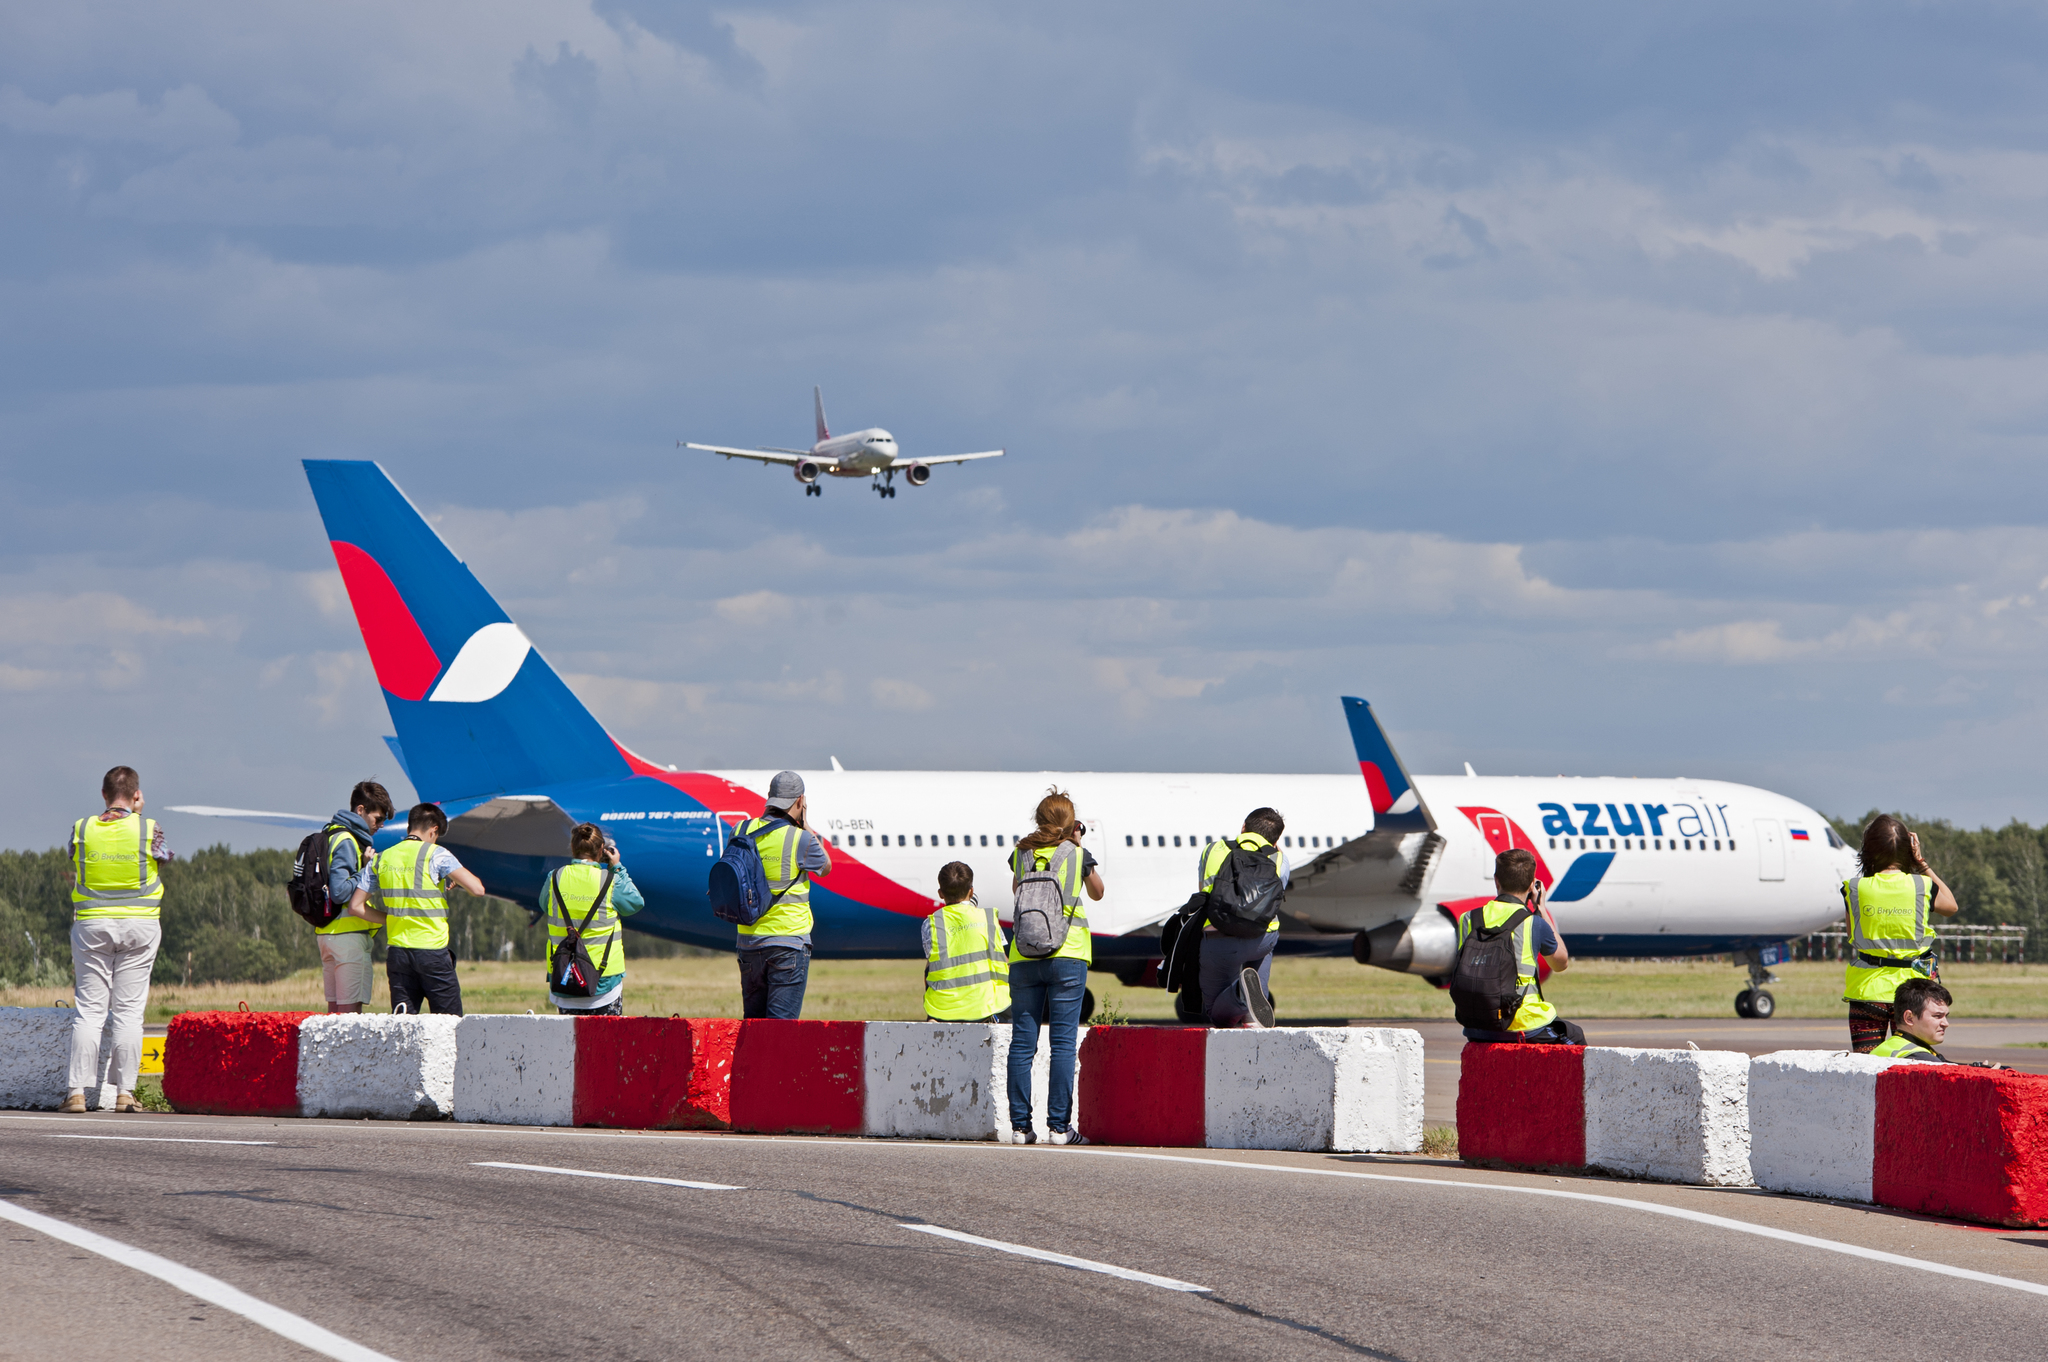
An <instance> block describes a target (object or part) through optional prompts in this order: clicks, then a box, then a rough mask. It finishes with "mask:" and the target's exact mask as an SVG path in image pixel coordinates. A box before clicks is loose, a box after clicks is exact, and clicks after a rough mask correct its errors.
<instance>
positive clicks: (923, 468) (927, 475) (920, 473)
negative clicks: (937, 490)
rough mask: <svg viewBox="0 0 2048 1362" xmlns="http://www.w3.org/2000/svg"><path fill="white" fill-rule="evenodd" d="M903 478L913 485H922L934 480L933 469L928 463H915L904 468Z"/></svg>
mask: <svg viewBox="0 0 2048 1362" xmlns="http://www.w3.org/2000/svg"><path fill="white" fill-rule="evenodd" d="M903 480H904V481H905V482H908V483H909V484H910V485H911V486H912V487H922V486H924V485H925V484H926V483H928V482H930V481H931V480H932V470H931V468H930V466H929V465H927V464H921V463H914V464H912V465H910V467H908V468H906V469H904V470H903Z"/></svg>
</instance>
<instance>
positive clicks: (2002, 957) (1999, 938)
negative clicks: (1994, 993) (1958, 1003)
mask: <svg viewBox="0 0 2048 1362" xmlns="http://www.w3.org/2000/svg"><path fill="white" fill-rule="evenodd" d="M1934 940H1935V950H1936V951H1937V952H1939V953H1940V956H1941V958H1942V959H1943V960H1960V961H1965V962H1970V963H1976V962H1980V961H1982V962H1987V963H1988V962H1994V961H1996V962H2003V963H2004V964H2008V965H2013V964H2018V963H2019V962H2020V961H2022V960H2025V959H2026V958H2027V929H2026V928H2025V927H2016V926H2013V925H2012V924H2010V923H2000V924H1998V925H1996V926H1985V925H1981V924H1978V923H1974V922H1973V923H1960V924H1957V925H1955V926H1937V927H1936V928H1935V929H1934ZM1849 954H1850V951H1849V933H1848V931H1847V930H1846V929H1835V930H1831V931H1825V932H1813V933H1810V934H1808V935H1806V936H1802V937H1800V938H1799V939H1798V940H1797V941H1794V942H1793V943H1792V958H1793V959H1794V960H1843V959H1846V958H1847V957H1848V956H1849Z"/></svg>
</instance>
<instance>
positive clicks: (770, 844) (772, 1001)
mask: <svg viewBox="0 0 2048 1362" xmlns="http://www.w3.org/2000/svg"><path fill="white" fill-rule="evenodd" d="M766 803H767V811H766V812H765V813H763V814H762V816H761V817H759V818H750V819H748V820H747V821H746V822H744V823H741V824H740V825H739V826H738V827H736V828H734V829H733V830H732V835H733V836H735V837H751V838H753V839H754V849H755V850H756V851H758V852H760V853H761V868H762V869H763V870H765V871H767V872H768V911H767V912H765V913H763V914H761V916H760V918H759V919H758V920H757V921H755V922H753V923H750V924H747V925H743V926H741V928H740V929H739V938H740V939H739V959H740V1015H741V1016H743V1017H779V1018H783V1019H786V1020H790V1021H794V1020H795V1019H796V1018H798V1017H800V1016H802V1015H803V1010H804V989H805V987H806V986H807V985H808V984H809V983H810V978H811V876H813V875H823V874H826V873H827V872H829V871H830V870H831V869H832V857H831V856H830V855H829V854H827V852H826V851H825V840H824V839H823V838H822V837H820V836H818V834H817V833H815V832H812V831H810V829H808V828H806V827H805V826H804V818H805V816H806V815H807V814H808V813H809V811H810V804H809V801H808V800H806V799H805V798H804V778H803V777H802V776H800V775H798V774H797V773H796V772H794V771H778V772H776V773H775V779H773V780H771V781H769V782H768V798H767V801H766Z"/></svg>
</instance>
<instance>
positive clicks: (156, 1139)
mask: <svg viewBox="0 0 2048 1362" xmlns="http://www.w3.org/2000/svg"><path fill="white" fill-rule="evenodd" d="M43 1138H44V1139H46V1140H136V1141H139V1142H141V1143H143V1144H276V1143H277V1141H276V1140H197V1139H189V1138H187V1137H185V1136H180V1135H45V1136H44V1137H43Z"/></svg>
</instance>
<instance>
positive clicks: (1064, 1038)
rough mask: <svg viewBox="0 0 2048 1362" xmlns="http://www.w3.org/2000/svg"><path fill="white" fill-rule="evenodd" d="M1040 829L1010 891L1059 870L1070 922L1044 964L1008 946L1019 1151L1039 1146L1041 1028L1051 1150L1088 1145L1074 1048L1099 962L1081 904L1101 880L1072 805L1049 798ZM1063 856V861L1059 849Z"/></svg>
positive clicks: (1018, 856) (1025, 840)
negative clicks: (1034, 1085)
mask: <svg viewBox="0 0 2048 1362" xmlns="http://www.w3.org/2000/svg"><path fill="white" fill-rule="evenodd" d="M1033 820H1034V821H1035V822H1036V823H1037V825H1038V826H1037V828H1036V830H1035V831H1033V832H1032V833H1031V834H1030V835H1029V836H1026V837H1019V838H1018V839H1017V849H1016V850H1015V851H1014V852H1012V853H1011V855H1010V870H1011V872H1012V878H1011V880H1010V891H1011V892H1012V893H1015V892H1016V890H1017V886H1018V884H1019V883H1020V882H1021V880H1022V879H1023V877H1024V875H1026V874H1027V873H1029V872H1032V871H1038V870H1051V869H1053V868H1055V865H1056V864H1057V867H1058V870H1059V873H1060V877H1061V883H1060V886H1059V891H1060V898H1061V901H1062V903H1063V905H1064V908H1065V913H1066V918H1067V934H1066V940H1064V941H1063V942H1061V943H1060V948H1059V949H1058V950H1056V951H1054V952H1053V953H1052V954H1051V955H1049V956H1047V957H1046V958H1044V959H1042V960H1032V959H1029V958H1027V957H1026V956H1024V955H1023V954H1022V953H1020V952H1019V951H1018V949H1017V942H1016V939H1015V937H1014V936H1013V937H1012V939H1011V941H1010V1021H1011V1025H1010V1069H1009V1087H1010V1129H1011V1131H1012V1132H1013V1134H1012V1136H1011V1138H1012V1139H1013V1140H1014V1141H1015V1142H1017V1143H1019V1144H1035V1143H1036V1142H1037V1138H1038V1137H1037V1135H1036V1134H1035V1133H1034V1132H1033V1130H1032V1126H1031V1061H1032V1060H1033V1059H1034V1058H1035V1057H1036V1056H1037V1054H1038V1028H1039V1027H1040V1026H1041V1025H1045V1026H1049V1027H1050V1028H1051V1030H1052V1076H1051V1077H1052V1081H1051V1084H1050V1086H1049V1088H1048V1091H1047V1093H1046V1111H1045V1124H1046V1129H1047V1131H1048V1132H1049V1133H1050V1135H1051V1138H1052V1142H1053V1143H1054V1144H1086V1143H1087V1140H1086V1138H1085V1137H1083V1136H1082V1134H1081V1132H1080V1131H1078V1130H1075V1129H1074V1128H1073V1117H1074V1048H1075V1045H1076V1044H1077V1042H1078V1038H1079V1036H1080V1033H1081V1000H1082V998H1083V996H1084V995H1085V994H1086V993H1087V992H1088V963H1089V962H1090V961H1091V960H1093V959H1094V958H1095V951H1094V947H1093V945H1092V944H1091V942H1090V940H1089V937H1088V909H1087V907H1086V906H1085V905H1084V904H1083V903H1082V902H1081V891H1082V890H1083V889H1084V888H1085V889H1086V890H1087V892H1088V897H1089V898H1090V899H1100V898H1101V897H1102V872H1101V871H1100V870H1098V869H1096V868H1095V857H1094V856H1092V855H1090V854H1089V853H1088V852H1087V851H1085V850H1083V849H1082V847H1081V835H1082V827H1081V820H1080V819H1078V818H1076V817H1075V816H1074V801H1073V800H1071V799H1069V798H1068V797H1067V796H1066V795H1065V794H1062V793H1061V792H1060V791H1058V790H1052V791H1049V792H1047V794H1046V796H1045V798H1043V799H1041V800H1039V801H1038V808H1037V810H1036V812H1035V813H1034V814H1033ZM1063 848H1064V849H1065V853H1064V854H1062V849H1063Z"/></svg>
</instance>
